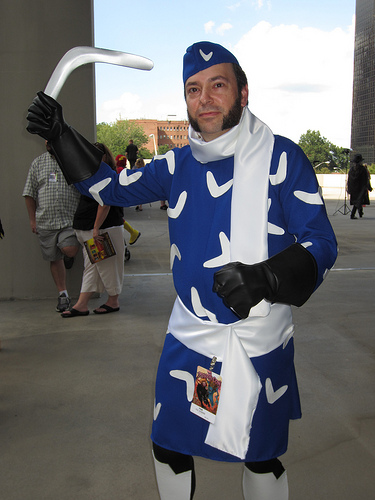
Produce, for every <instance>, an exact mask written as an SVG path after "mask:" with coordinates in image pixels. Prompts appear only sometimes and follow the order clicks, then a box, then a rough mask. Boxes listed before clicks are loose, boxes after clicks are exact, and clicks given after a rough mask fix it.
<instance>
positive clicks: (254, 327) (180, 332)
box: [168, 297, 294, 460]
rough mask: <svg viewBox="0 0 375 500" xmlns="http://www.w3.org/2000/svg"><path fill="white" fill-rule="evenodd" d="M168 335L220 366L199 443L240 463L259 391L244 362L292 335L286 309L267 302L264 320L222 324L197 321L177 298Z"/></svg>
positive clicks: (248, 364) (250, 366)
mask: <svg viewBox="0 0 375 500" xmlns="http://www.w3.org/2000/svg"><path fill="white" fill-rule="evenodd" d="M168 332H169V333H171V334H172V335H173V336H174V337H175V338H176V339H177V340H179V341H180V342H181V343H182V344H184V345H185V346H186V347H188V348H189V349H192V350H194V351H196V352H198V353H200V354H203V355H204V356H207V357H210V358H213V357H214V356H216V357H217V359H218V361H220V362H222V369H221V373H220V375H221V376H222V378H223V383H222V388H221V394H220V403H219V407H218V411H217V415H216V420H215V423H214V424H210V426H209V430H208V433H207V436H206V439H205V443H206V444H208V445H210V446H213V447H214V448H218V449H219V450H222V451H224V452H226V453H229V454H231V455H234V456H236V457H239V458H240V459H242V460H243V459H244V458H245V456H246V452H247V449H248V447H249V439H250V429H251V423H252V418H253V414H254V411H255V409H256V405H257V402H258V397H259V393H260V390H261V387H262V386H261V383H260V380H259V377H258V374H257V373H256V371H255V369H254V367H253V364H252V363H251V360H250V359H249V358H250V357H254V356H261V355H263V354H267V353H268V352H271V351H273V350H274V349H276V348H277V347H279V346H280V345H281V344H283V343H284V344H285V345H286V344H287V342H288V340H289V339H290V338H291V337H292V335H293V332H294V325H293V323H292V313H291V308H290V306H287V305H283V304H273V305H272V306H271V307H270V314H269V315H268V316H267V317H249V318H247V319H245V320H240V321H237V322H235V323H231V324H229V325H225V324H222V323H213V322H210V321H203V320H201V319H200V318H198V317H197V316H195V315H194V314H192V313H191V312H190V311H189V310H188V309H187V308H186V307H185V306H184V304H183V303H182V301H181V299H180V298H179V297H177V299H176V301H175V304H174V307H173V311H172V314H171V317H170V320H169V325H168Z"/></svg>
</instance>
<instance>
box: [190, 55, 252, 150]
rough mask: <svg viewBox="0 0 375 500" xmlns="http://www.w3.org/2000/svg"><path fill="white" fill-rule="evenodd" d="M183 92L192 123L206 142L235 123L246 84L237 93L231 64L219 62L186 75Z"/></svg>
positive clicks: (244, 102)
mask: <svg viewBox="0 0 375 500" xmlns="http://www.w3.org/2000/svg"><path fill="white" fill-rule="evenodd" d="M185 96H186V104H187V111H188V116H189V120H190V123H191V126H192V127H193V128H194V130H196V131H197V132H200V133H201V135H202V137H203V139H204V140H205V141H206V142H208V141H212V140H213V139H216V138H217V137H219V136H220V135H222V134H224V133H225V132H227V131H228V130H229V129H230V128H232V127H234V126H235V125H237V124H238V122H239V120H240V118H241V113H242V108H243V107H244V106H246V103H247V98H248V88H247V86H246V87H244V88H243V89H242V91H241V95H238V90H237V81H236V77H235V75H234V71H233V67H232V65H231V64H229V63H222V64H215V65H214V66H211V67H210V68H207V69H205V70H203V71H200V72H199V73H196V74H195V75H193V76H191V77H190V78H188V79H187V81H186V83H185Z"/></svg>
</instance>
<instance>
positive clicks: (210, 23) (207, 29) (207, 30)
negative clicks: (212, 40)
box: [204, 21, 215, 33]
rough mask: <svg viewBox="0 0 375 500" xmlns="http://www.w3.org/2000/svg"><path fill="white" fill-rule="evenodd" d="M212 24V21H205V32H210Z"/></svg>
mask: <svg viewBox="0 0 375 500" xmlns="http://www.w3.org/2000/svg"><path fill="white" fill-rule="evenodd" d="M214 26H215V23H214V22H213V21H208V23H205V25H204V31H205V33H212V31H213V28H214Z"/></svg>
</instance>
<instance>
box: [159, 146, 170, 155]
mask: <svg viewBox="0 0 375 500" xmlns="http://www.w3.org/2000/svg"><path fill="white" fill-rule="evenodd" d="M171 149H172V148H171V147H170V146H169V145H168V144H163V145H162V146H159V149H158V154H159V155H165V153H167V152H168V151H170V150H171Z"/></svg>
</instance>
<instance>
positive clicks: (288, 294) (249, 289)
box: [213, 243, 317, 319]
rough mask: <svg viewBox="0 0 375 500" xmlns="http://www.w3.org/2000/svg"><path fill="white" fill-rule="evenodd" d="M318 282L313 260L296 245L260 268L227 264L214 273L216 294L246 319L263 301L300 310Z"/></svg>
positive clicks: (236, 263)
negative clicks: (290, 305) (279, 303)
mask: <svg viewBox="0 0 375 500" xmlns="http://www.w3.org/2000/svg"><path fill="white" fill-rule="evenodd" d="M316 278H317V265H316V262H315V259H314V257H313V256H312V255H311V254H310V252H308V251H307V250H306V249H305V248H304V247H303V246H302V245H300V244H298V243H295V244H294V245H291V246H290V247H288V248H286V249H285V250H283V251H282V252H280V253H278V254H277V255H274V256H273V257H271V258H270V259H268V260H265V261H264V262H260V263H258V264H253V265H247V264H242V263H241V262H231V263H229V264H227V265H226V266H224V267H223V268H222V269H220V271H217V272H216V273H215V276H214V286H213V291H214V292H216V293H217V294H218V295H219V296H220V297H222V298H223V300H224V304H225V305H226V306H227V307H229V308H230V309H232V311H233V312H234V313H235V314H237V316H239V317H240V318H242V319H245V318H247V317H248V316H249V313H250V309H251V308H252V307H254V306H256V305H257V304H258V303H259V302H260V301H261V300H263V299H266V300H268V301H270V302H281V303H285V304H292V305H295V306H298V307H300V306H301V305H303V304H304V303H305V302H306V300H307V299H308V298H309V297H310V295H311V294H312V292H313V291H314V288H315V284H316Z"/></svg>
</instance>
